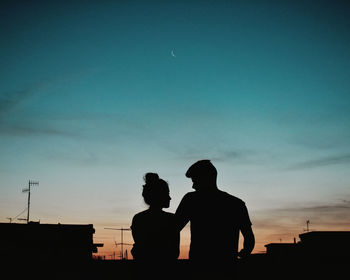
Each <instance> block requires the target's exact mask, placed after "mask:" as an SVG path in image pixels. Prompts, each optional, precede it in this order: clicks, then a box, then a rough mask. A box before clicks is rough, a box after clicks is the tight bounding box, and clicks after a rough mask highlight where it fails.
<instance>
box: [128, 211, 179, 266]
mask: <svg viewBox="0 0 350 280" xmlns="http://www.w3.org/2000/svg"><path fill="white" fill-rule="evenodd" d="M131 229H132V235H133V238H134V241H135V244H134V247H133V249H132V251H131V252H132V255H133V257H134V259H136V260H140V259H142V260H148V261H152V260H154V259H157V260H175V259H177V257H178V256H179V242H180V233H179V231H178V230H177V227H176V223H175V215H174V214H172V213H168V212H164V211H162V210H160V211H158V210H152V209H148V210H146V211H143V212H140V213H138V214H136V215H135V216H134V218H133V221H132V225H131Z"/></svg>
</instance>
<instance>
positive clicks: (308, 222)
mask: <svg viewBox="0 0 350 280" xmlns="http://www.w3.org/2000/svg"><path fill="white" fill-rule="evenodd" d="M309 225H310V220H307V221H306V229H304V231H306V232H309V231H310V228H309Z"/></svg>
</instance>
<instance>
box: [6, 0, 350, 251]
mask: <svg viewBox="0 0 350 280" xmlns="http://www.w3.org/2000/svg"><path fill="white" fill-rule="evenodd" d="M349 11H350V5H349V3H347V1H200V2H199V1H50V2H47V1H30V2H28V1H5V2H3V4H1V9H0V26H1V29H0V32H1V38H2V43H1V44H0V80H1V82H0V158H1V159H0V176H1V185H0V210H1V217H0V219H1V220H2V221H6V217H14V216H16V215H17V214H18V213H19V212H20V211H22V210H23V209H24V207H25V199H26V197H25V195H24V194H21V193H20V191H21V188H22V187H25V185H26V183H27V181H28V180H29V179H35V180H39V181H40V186H39V187H38V188H35V190H34V191H33V197H32V200H33V206H32V218H33V220H35V219H37V220H38V219H40V220H41V221H42V222H50V223H56V222H61V223H65V222H66V223H69V222H75V223H94V225H96V226H95V227H97V228H98V230H97V232H96V234H95V237H96V238H99V240H102V241H103V242H106V243H108V242H109V241H110V238H111V233H110V232H105V231H103V227H104V226H111V225H116V226H117V225H119V226H120V225H124V226H128V225H129V223H130V220H131V218H132V216H133V214H135V213H136V212H137V211H140V210H142V209H144V208H145V205H144V204H143V203H142V199H141V185H142V176H143V174H144V173H146V172H148V171H155V172H159V174H160V176H161V177H162V178H164V179H166V180H168V181H169V184H170V189H171V193H172V197H173V200H172V205H171V208H170V209H169V211H175V209H176V206H177V205H178V203H179V202H180V199H181V197H182V196H183V195H184V194H185V193H186V192H187V191H190V190H191V184H190V182H189V180H188V179H186V178H185V177H184V173H185V172H186V169H187V168H188V166H189V165H191V164H192V163H193V162H195V161H196V160H199V159H203V158H209V159H212V161H213V163H214V164H215V165H216V166H217V168H218V170H219V185H220V186H222V187H221V188H222V189H224V190H226V191H229V192H230V193H232V194H234V195H237V196H239V197H241V198H242V199H244V200H245V201H246V203H247V205H248V208H249V209H251V216H252V220H253V224H255V225H256V231H257V233H258V236H257V237H258V243H259V242H260V243H261V244H260V243H259V244H260V245H259V244H258V245H259V246H260V247H261V246H262V245H263V244H265V243H266V242H267V241H270V242H271V241H275V239H277V240H278V238H281V236H286V238H290V236H291V235H293V234H296V233H297V232H298V230H299V231H300V230H302V226H303V225H304V222H305V221H306V220H307V219H310V220H311V222H314V223H315V227H317V228H318V229H324V228H333V229H344V230H345V229H347V230H349V228H350V221H349V218H348V217H349V211H350V210H349V207H350V205H349V201H350V191H349V181H350V178H349V175H348V173H349V163H350V144H349V143H350V129H349V127H350V110H349V105H350V79H349V76H350V75H349V74H350V67H349V61H350V36H349V32H348V30H349V29H350V20H349V18H348V14H349ZM171 51H173V52H174V53H175V55H176V57H174V56H172V55H171ZM320 209H321V210H320ZM325 209H331V210H329V212H326V213H328V214H329V216H328V214H327V215H326V214H325V213H324V212H322V211H324V210H325ZM344 209H345V210H344ZM302 210H303V211H302ZM344 211H345V212H344ZM277 213H279V214H277ZM282 213H283V215H282ZM320 213H322V217H329V219H321V218H320V216H321V214H320ZM281 215H282V216H281ZM335 217H337V219H335ZM330 221H332V223H331V222H330ZM334 221H337V222H334ZM293 230H294V232H293ZM291 232H292V233H291ZM113 234H114V233H113ZM259 234H260V235H259ZM277 236H278V237H277ZM259 237H260V239H259ZM274 238H275V239H274ZM183 240H185V241H184V242H185V243H186V240H187V239H186V238H183ZM259 240H261V241H259ZM264 242H265V243H264ZM186 244H187V243H186ZM106 252H107V251H106Z"/></svg>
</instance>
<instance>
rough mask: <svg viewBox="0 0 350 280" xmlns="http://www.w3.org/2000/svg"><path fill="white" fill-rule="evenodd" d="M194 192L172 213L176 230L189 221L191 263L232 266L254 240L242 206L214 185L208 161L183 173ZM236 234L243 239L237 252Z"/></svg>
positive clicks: (246, 211) (212, 171)
mask: <svg viewBox="0 0 350 280" xmlns="http://www.w3.org/2000/svg"><path fill="white" fill-rule="evenodd" d="M186 177H188V178H191V179H192V182H193V189H195V191H194V192H189V193H187V194H186V195H185V196H184V197H183V199H182V201H181V202H180V205H179V207H178V208H177V210H176V216H177V218H178V221H179V223H180V224H179V225H180V229H183V228H184V227H185V226H186V224H187V223H188V222H189V221H190V222H191V245H190V252H189V258H190V260H192V261H195V262H196V261H199V262H200V263H202V262H203V261H206V262H207V261H208V262H210V263H215V262H220V263H232V261H233V260H235V259H236V258H237V256H240V257H245V256H248V255H249V254H250V253H251V251H252V250H253V248H254V245H255V239H254V234H253V231H252V228H251V225H252V224H251V222H250V219H249V215H248V210H247V208H246V206H245V203H244V202H243V201H242V200H241V199H239V198H237V197H234V196H232V195H230V194H228V193H226V192H223V191H221V190H219V189H218V187H217V185H216V178H217V171H216V168H215V167H214V165H213V164H212V163H211V162H210V160H200V161H197V162H196V163H194V164H193V165H192V166H191V167H190V168H189V169H188V170H187V172H186ZM239 232H241V233H242V235H243V237H244V244H243V249H242V250H241V251H240V252H239V253H238V239H239Z"/></svg>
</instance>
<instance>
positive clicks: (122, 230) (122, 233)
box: [104, 227, 131, 260]
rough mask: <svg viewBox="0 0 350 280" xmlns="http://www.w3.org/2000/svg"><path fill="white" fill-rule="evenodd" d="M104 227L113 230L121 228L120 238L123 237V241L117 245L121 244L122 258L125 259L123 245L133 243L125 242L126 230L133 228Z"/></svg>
mask: <svg viewBox="0 0 350 280" xmlns="http://www.w3.org/2000/svg"><path fill="white" fill-rule="evenodd" d="M104 229H111V230H120V238H121V243H116V245H119V244H120V245H121V259H122V260H124V251H123V249H124V248H123V245H131V244H127V243H124V242H123V241H124V239H123V237H124V231H125V230H126V231H130V230H131V228H123V227H122V228H104Z"/></svg>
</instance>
